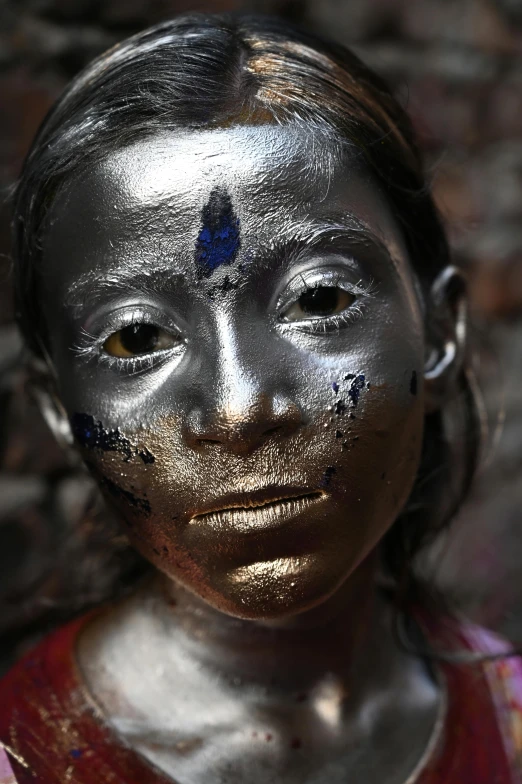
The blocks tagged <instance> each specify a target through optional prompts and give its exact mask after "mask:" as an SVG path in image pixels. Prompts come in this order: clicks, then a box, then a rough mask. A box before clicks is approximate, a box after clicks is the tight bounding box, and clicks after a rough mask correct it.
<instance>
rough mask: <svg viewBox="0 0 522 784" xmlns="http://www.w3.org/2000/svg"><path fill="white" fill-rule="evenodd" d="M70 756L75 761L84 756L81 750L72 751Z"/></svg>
mask: <svg viewBox="0 0 522 784" xmlns="http://www.w3.org/2000/svg"><path fill="white" fill-rule="evenodd" d="M69 754H70V755H71V757H72V758H73V759H79V758H80V757H81V756H82V754H83V751H82V750H81V749H71V750H70V752H69Z"/></svg>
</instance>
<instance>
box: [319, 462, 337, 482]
mask: <svg viewBox="0 0 522 784" xmlns="http://www.w3.org/2000/svg"><path fill="white" fill-rule="evenodd" d="M335 470H336V469H335V467H334V466H328V468H327V469H326V471H325V472H324V477H323V481H322V482H321V487H328V485H329V484H330V482H331V481H332V477H333V475H334V474H335Z"/></svg>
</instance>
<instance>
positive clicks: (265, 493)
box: [192, 485, 323, 519]
mask: <svg viewBox="0 0 522 784" xmlns="http://www.w3.org/2000/svg"><path fill="white" fill-rule="evenodd" d="M320 495H323V493H322V491H320V490H310V489H309V488H305V487H281V486H274V485H272V486H270V487H262V488H260V489H259V490H252V491H251V492H249V493H244V492H240V493H228V494H227V495H223V496H221V498H217V499H216V500H215V501H214V502H213V503H212V504H209V505H208V506H206V507H205V508H203V509H198V510H197V512H195V513H194V514H193V515H192V519H194V518H197V517H203V516H204V515H209V514H212V513H213V512H224V511H226V510H227V509H255V508H256V507H260V506H266V505H267V504H274V503H277V501H291V500H293V499H296V498H304V497H306V496H310V497H314V496H315V497H318V496H320Z"/></svg>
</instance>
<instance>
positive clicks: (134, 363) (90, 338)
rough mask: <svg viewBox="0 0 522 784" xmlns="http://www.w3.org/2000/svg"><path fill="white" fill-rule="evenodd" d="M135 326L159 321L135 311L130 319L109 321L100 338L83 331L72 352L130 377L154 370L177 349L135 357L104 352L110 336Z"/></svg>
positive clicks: (143, 312)
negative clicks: (115, 355) (114, 355)
mask: <svg viewBox="0 0 522 784" xmlns="http://www.w3.org/2000/svg"><path fill="white" fill-rule="evenodd" d="M134 324H154V325H157V321H156V320H155V319H154V318H151V316H150V315H149V314H148V313H147V312H146V311H143V310H134V311H132V313H131V314H130V317H128V316H125V318H113V319H109V321H108V322H107V323H106V325H105V327H104V329H103V332H102V333H101V335H99V336H96V335H91V334H90V333H89V332H87V330H85V329H82V330H81V332H80V337H79V339H78V342H77V343H75V344H74V345H73V346H72V351H74V353H75V354H76V356H77V357H79V358H80V359H83V360H85V361H86V362H92V361H97V362H100V363H102V364H103V365H104V366H105V367H107V368H110V369H125V373H126V375H129V376H135V375H138V374H139V373H144V372H146V371H148V370H152V369H153V368H155V367H157V366H158V365H159V364H161V363H162V362H163V361H165V359H166V358H167V356H168V355H170V354H171V353H172V351H174V350H175V349H164V350H162V351H154V352H152V353H150V354H140V355H137V356H135V357H113V356H111V355H110V354H107V352H105V351H103V345H104V343H105V341H106V340H107V338H108V337H110V335H112V334H113V333H114V332H118V331H119V330H120V329H125V327H131V326H133V325H134ZM173 331H174V330H173Z"/></svg>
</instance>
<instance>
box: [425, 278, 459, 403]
mask: <svg viewBox="0 0 522 784" xmlns="http://www.w3.org/2000/svg"><path fill="white" fill-rule="evenodd" d="M466 331H467V296H466V280H465V278H464V275H463V274H462V272H461V271H460V270H458V269H457V268H456V267H453V266H448V267H445V268H444V269H443V270H442V272H441V273H440V274H439V275H438V276H437V277H436V278H435V280H434V282H433V284H432V286H431V289H430V299H429V303H428V308H427V325H426V354H427V359H426V363H425V366H424V394H425V407H426V412H427V413H432V412H434V411H436V410H438V409H440V408H441V407H442V406H443V405H444V404H445V403H446V402H447V401H448V400H449V399H450V398H451V397H452V396H453V395H454V393H455V389H456V385H457V379H458V377H459V375H460V373H461V371H462V368H463V363H464V356H465V350H466Z"/></svg>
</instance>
